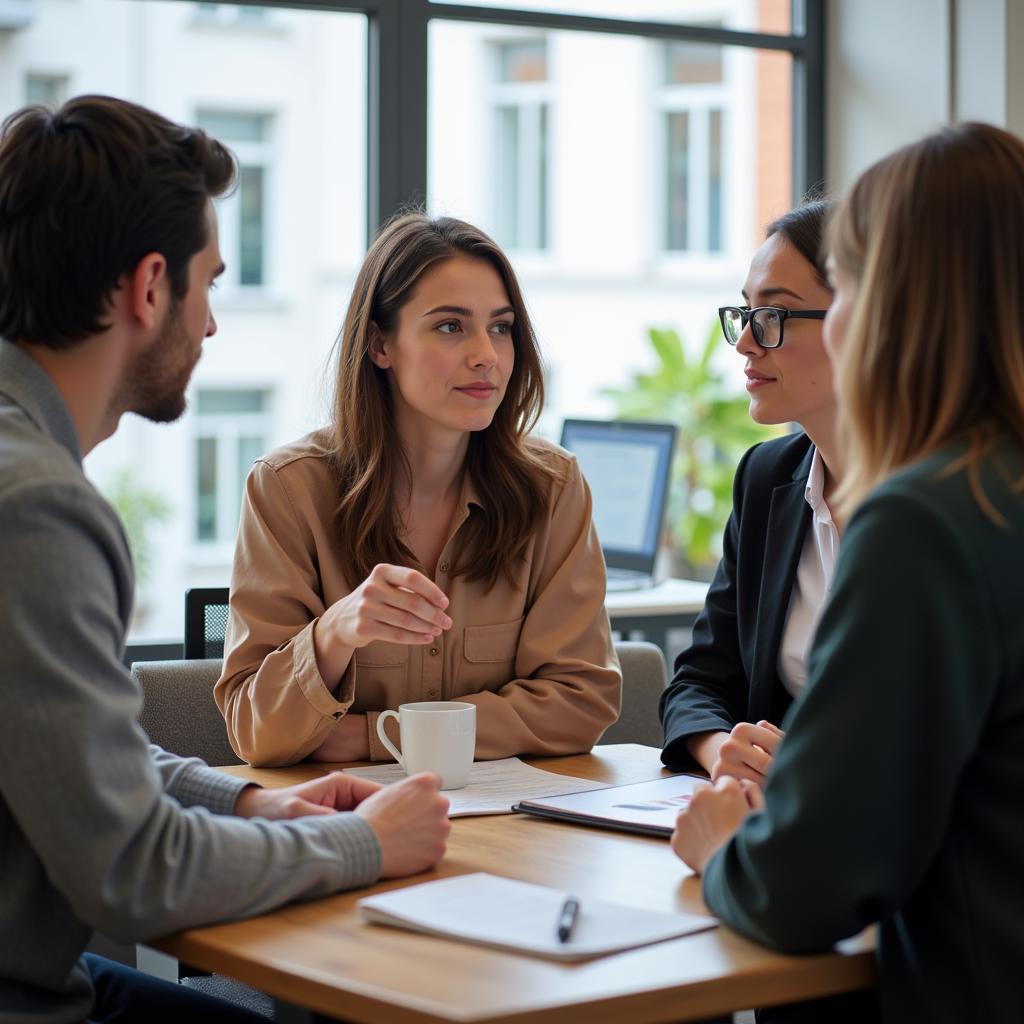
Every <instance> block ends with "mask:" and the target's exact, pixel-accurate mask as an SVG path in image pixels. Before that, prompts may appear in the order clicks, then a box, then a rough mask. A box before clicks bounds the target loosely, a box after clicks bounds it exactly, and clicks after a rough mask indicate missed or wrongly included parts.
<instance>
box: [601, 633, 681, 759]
mask: <svg viewBox="0 0 1024 1024" xmlns="http://www.w3.org/2000/svg"><path fill="white" fill-rule="evenodd" d="M615 653H616V654H617V655H618V656H619V664H620V665H621V666H622V710H621V712H620V713H619V717H618V720H617V721H615V722H613V723H612V724H611V725H610V726H608V728H607V729H606V730H605V733H604V735H603V736H602V737H601V739H600V740H599V741H598V742H599V743H643V744H645V745H646V746H649V747H660V746H661V745H662V741H663V735H664V734H663V732H662V728H661V719H660V718H659V717H658V700H659V699H660V698H661V692H662V690H664V689H665V686H666V684H667V682H668V671H667V669H666V668H665V656H664V655H663V654H662V653H661V648H660V647H657V646H655V645H654V644H650V643H647V642H645V641H638V642H635V643H633V642H628V641H619V642H618V643H616V645H615Z"/></svg>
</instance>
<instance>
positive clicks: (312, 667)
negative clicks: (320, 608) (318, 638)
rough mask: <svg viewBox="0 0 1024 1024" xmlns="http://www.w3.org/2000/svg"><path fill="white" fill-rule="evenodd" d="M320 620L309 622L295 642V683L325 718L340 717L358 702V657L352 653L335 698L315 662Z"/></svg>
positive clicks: (293, 651) (293, 662)
mask: <svg viewBox="0 0 1024 1024" xmlns="http://www.w3.org/2000/svg"><path fill="white" fill-rule="evenodd" d="M317 621H318V620H317V619H314V620H313V621H312V622H310V623H309V625H308V626H305V627H304V628H303V629H302V630H301V632H299V633H298V634H297V635H296V637H295V639H294V640H293V641H292V666H293V669H294V672H295V681H296V682H297V683H298V684H299V689H300V690H301V691H302V694H303V696H304V697H305V698H306V700H307V701H309V703H310V705H311V706H312V707H313V708H314V709H315V710H316V711H317V712H319V713H320V714H321V715H323V716H324V718H341V716H342V715H344V714H345V712H346V711H348V709H349V708H350V707H351V706H352V701H353V700H354V699H355V694H356V658H355V654H354V653H353V655H352V660H351V661H350V662H349V663H348V667H347V668H346V669H345V672H344V674H343V675H342V677H341V682H340V683H339V684H338V689H337V696H335V695H334V694H333V693H331V691H330V690H329V689H328V688H327V684H326V683H325V682H324V680H323V676H321V675H320V669H319V668H318V667H317V663H316V651H315V649H314V647H313V628H314V627H315V626H316V623H317Z"/></svg>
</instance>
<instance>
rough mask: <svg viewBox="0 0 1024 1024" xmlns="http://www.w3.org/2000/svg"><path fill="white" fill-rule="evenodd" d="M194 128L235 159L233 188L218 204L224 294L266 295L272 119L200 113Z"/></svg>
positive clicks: (252, 115)
mask: <svg viewBox="0 0 1024 1024" xmlns="http://www.w3.org/2000/svg"><path fill="white" fill-rule="evenodd" d="M197 122H198V124H199V125H200V127H202V128H203V129H204V130H205V131H207V132H208V133H209V134H210V135H212V136H213V137H214V138H216V139H219V140H220V141H221V142H223V143H225V144H226V145H227V146H229V147H230V148H231V149H232V151H233V152H234V153H235V155H236V156H237V157H238V188H237V189H236V190H235V191H234V192H233V193H232V194H231V195H230V196H228V197H227V198H225V199H223V200H220V201H218V204H217V207H218V210H217V217H218V221H219V224H220V248H221V252H222V253H223V254H224V262H225V264H226V266H227V270H226V271H225V273H224V276H223V278H222V279H221V284H222V286H223V287H225V288H227V289H229V290H238V291H240V292H241V291H245V290H249V289H266V288H267V287H268V285H269V283H270V280H269V279H270V274H269V262H270V261H269V253H270V244H269V222H270V218H269V205H270V204H269V195H270V188H271V178H272V167H271V164H272V145H271V143H272V140H271V118H270V116H269V115H267V114H253V113H241V112H238V111H213V110H201V111H199V114H198V117H197Z"/></svg>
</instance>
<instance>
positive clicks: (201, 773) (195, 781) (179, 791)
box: [167, 759, 252, 814]
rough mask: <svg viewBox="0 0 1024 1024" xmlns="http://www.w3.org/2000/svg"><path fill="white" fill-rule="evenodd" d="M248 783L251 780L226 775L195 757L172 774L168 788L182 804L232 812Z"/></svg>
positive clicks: (220, 811) (227, 812)
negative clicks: (171, 783) (172, 777)
mask: <svg viewBox="0 0 1024 1024" xmlns="http://www.w3.org/2000/svg"><path fill="white" fill-rule="evenodd" d="M249 785H252V783H250V782H249V781H248V780H246V779H240V778H236V777H235V776H233V775H225V774H224V772H219V771H217V770H216V769H214V768H208V767H207V766H206V765H205V764H203V762H202V761H200V760H198V759H195V760H192V759H190V760H189V761H187V762H185V764H184V765H183V766H182V768H181V770H180V771H179V772H178V773H177V774H176V775H175V778H174V782H173V785H171V786H169V787H168V789H167V792H168V794H169V795H170V796H173V797H174V799H175V800H177V801H178V803H179V804H181V806H182V807H205V808H206V809H207V810H210V811H212V812H213V813H214V814H234V812H235V804H236V803H237V802H238V794H239V793H241V792H242V790H243V789H245V787H246V786H249Z"/></svg>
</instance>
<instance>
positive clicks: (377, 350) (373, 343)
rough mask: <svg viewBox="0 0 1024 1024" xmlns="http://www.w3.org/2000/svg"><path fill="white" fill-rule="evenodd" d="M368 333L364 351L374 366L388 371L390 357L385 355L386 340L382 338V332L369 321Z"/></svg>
mask: <svg viewBox="0 0 1024 1024" xmlns="http://www.w3.org/2000/svg"><path fill="white" fill-rule="evenodd" d="M369 333H370V337H369V339H368V341H367V345H366V351H367V353H368V354H369V356H370V359H372V360H373V364H374V366H379V367H380V368H381V369H382V370H387V369H389V368H390V366H391V356H389V355H388V353H387V349H386V341H387V339H386V338H385V337H384V332H383V331H382V330H381V329H380V328H379V327H378V326H377V325H376V324H375V323H374V322H373V321H372V320H371V321H370V332H369Z"/></svg>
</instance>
